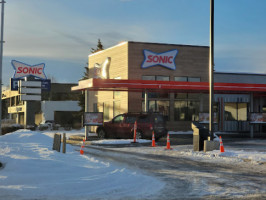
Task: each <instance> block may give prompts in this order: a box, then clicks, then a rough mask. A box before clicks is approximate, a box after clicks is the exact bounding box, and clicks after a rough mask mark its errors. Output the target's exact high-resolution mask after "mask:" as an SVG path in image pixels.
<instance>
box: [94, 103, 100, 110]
mask: <svg viewBox="0 0 266 200" xmlns="http://www.w3.org/2000/svg"><path fill="white" fill-rule="evenodd" d="M93 112H99V109H98V104H97V103H94V104H93Z"/></svg>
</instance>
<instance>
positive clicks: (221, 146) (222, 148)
mask: <svg viewBox="0 0 266 200" xmlns="http://www.w3.org/2000/svg"><path fill="white" fill-rule="evenodd" d="M220 153H224V145H223V141H222V137H221V136H220Z"/></svg>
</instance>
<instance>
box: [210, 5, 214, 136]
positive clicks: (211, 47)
mask: <svg viewBox="0 0 266 200" xmlns="http://www.w3.org/2000/svg"><path fill="white" fill-rule="evenodd" d="M213 44H214V0H210V48H209V49H210V52H209V134H210V139H211V140H213V137H214V136H213V129H214V127H213V118H214V113H213V102H214V98H213V97H214V96H213V71H214V62H213V57H214V56H213V53H214V50H213V49H214V48H213V47H214V45H213Z"/></svg>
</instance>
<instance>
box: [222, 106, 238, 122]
mask: <svg viewBox="0 0 266 200" xmlns="http://www.w3.org/2000/svg"><path fill="white" fill-rule="evenodd" d="M224 117H225V121H235V120H237V105H236V103H225V105H224Z"/></svg>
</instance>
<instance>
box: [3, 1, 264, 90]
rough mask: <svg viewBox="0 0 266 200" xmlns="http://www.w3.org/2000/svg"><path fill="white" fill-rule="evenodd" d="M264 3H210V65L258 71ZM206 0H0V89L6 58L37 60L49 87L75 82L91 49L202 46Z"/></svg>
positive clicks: (8, 72) (7, 69)
mask: <svg viewBox="0 0 266 200" xmlns="http://www.w3.org/2000/svg"><path fill="white" fill-rule="evenodd" d="M265 8H266V1H265V0H256V1H254V0H215V17H214V34H215V35H214V62H215V70H216V71H221V72H247V73H266V67H265V66H266V64H265V63H266V56H265V54H266V23H265V20H266V12H265ZM209 24H210V0H165V1H162V0H97V1H95V0H75V1H74V0H6V3H5V16H4V41H5V43H4V52H3V54H4V58H3V69H2V71H3V72H2V73H3V84H4V86H7V85H9V80H10V78H12V77H13V74H14V69H13V67H12V65H11V60H18V61H20V62H23V63H27V64H29V65H35V64H39V63H45V65H46V67H45V73H46V75H47V76H48V78H51V79H52V81H53V82H59V83H67V82H69V83H78V80H79V79H80V78H82V76H83V72H85V69H84V67H85V66H86V65H87V64H86V63H87V62H88V55H89V54H90V50H91V48H96V46H97V42H98V39H99V38H100V39H101V41H102V44H103V46H104V48H108V47H111V46H114V45H116V44H118V43H119V42H121V41H139V42H155V43H170V44H184V45H204V46H209Z"/></svg>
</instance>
